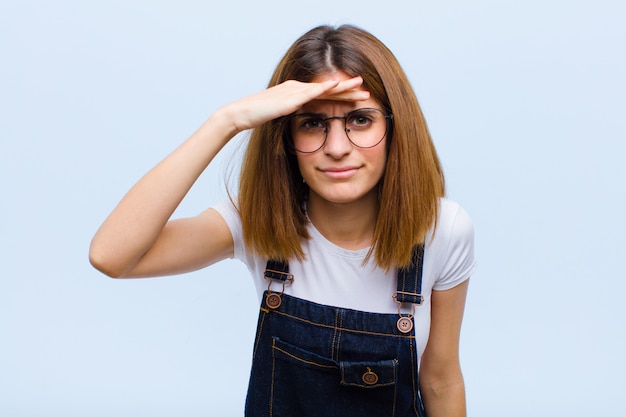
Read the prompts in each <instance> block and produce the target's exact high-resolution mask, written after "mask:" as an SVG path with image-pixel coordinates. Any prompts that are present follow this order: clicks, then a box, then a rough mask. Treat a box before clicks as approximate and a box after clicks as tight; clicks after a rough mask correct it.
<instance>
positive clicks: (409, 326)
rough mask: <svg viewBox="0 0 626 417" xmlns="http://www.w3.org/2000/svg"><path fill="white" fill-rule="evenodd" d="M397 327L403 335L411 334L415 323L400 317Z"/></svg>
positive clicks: (407, 318)
mask: <svg viewBox="0 0 626 417" xmlns="http://www.w3.org/2000/svg"><path fill="white" fill-rule="evenodd" d="M397 326H398V330H400V332H401V333H409V332H410V331H411V330H413V321H412V320H411V319H410V318H409V317H400V318H399V319H398V323H397Z"/></svg>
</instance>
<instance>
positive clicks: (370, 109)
mask: <svg viewBox="0 0 626 417" xmlns="http://www.w3.org/2000/svg"><path fill="white" fill-rule="evenodd" d="M372 110H380V109H377V108H375V107H360V108H357V109H353V110H350V111H349V112H347V113H344V115H343V117H346V116H347V115H349V114H351V113H354V112H356V111H364V112H371V111H372ZM380 111H383V110H380ZM294 116H307V117H320V118H322V119H326V118H328V117H335V116H328V113H314V112H306V113H294Z"/></svg>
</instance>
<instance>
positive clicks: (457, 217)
mask: <svg viewBox="0 0 626 417" xmlns="http://www.w3.org/2000/svg"><path fill="white" fill-rule="evenodd" d="M440 232H441V233H442V234H443V235H444V236H447V237H449V238H454V237H457V238H460V237H463V236H465V237H472V238H473V235H474V223H473V222H472V218H471V217H470V215H469V214H468V213H467V211H465V209H463V207H461V205H460V204H459V203H458V202H456V201H454V200H450V199H448V198H442V199H441V200H440V201H439V218H438V221H437V231H436V234H439V233H440Z"/></svg>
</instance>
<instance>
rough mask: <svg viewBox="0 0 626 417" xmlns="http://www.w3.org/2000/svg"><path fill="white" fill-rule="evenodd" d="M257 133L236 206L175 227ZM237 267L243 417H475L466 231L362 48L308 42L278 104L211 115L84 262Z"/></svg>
mask: <svg viewBox="0 0 626 417" xmlns="http://www.w3.org/2000/svg"><path fill="white" fill-rule="evenodd" d="M248 129H253V130H252V133H251V136H250V140H249V144H248V148H247V151H246V155H245V160H244V162H243V167H242V171H241V177H240V186H239V191H238V195H237V198H236V199H235V200H236V201H234V202H231V201H226V202H224V203H222V204H219V205H217V206H216V207H212V208H209V209H207V210H206V211H204V212H203V213H201V214H199V215H198V216H197V217H194V218H187V219H178V220H170V216H171V215H172V213H173V212H174V210H175V209H176V207H177V206H178V204H179V203H180V202H181V200H182V199H183V198H184V196H185V195H186V193H187V192H188V190H189V189H190V187H191V186H192V184H193V183H194V182H195V181H196V179H197V178H198V177H199V176H200V174H201V173H202V172H203V171H204V169H205V168H206V167H207V165H208V164H209V163H210V162H211V160H212V159H213V158H214V157H215V155H216V154H217V153H218V152H219V151H220V149H221V148H222V147H223V146H224V145H225V144H226V143H227V142H228V141H229V140H230V139H231V138H233V137H234V136H235V135H236V134H237V133H239V132H242V131H245V130H248ZM230 257H235V258H237V259H240V260H242V261H243V262H245V263H246V265H247V266H248V268H249V270H250V272H251V275H252V278H253V281H254V282H255V285H256V287H257V290H258V292H259V298H260V302H261V308H260V313H259V322H258V331H257V337H256V340H255V344H254V353H253V365H252V372H251V377H250V386H249V391H248V397H247V400H246V415H248V416H342V417H346V416H377V417H380V416H425V415H428V416H429V417H437V416H445V417H453V416H464V415H465V390H464V383H463V377H462V374H461V369H460V364H459V355H458V351H459V333H460V327H461V321H462V316H463V310H464V304H465V297H466V292H467V285H468V279H469V277H470V275H471V273H472V272H473V270H474V268H475V262H474V254H473V227H472V223H471V221H470V219H469V218H468V216H467V214H466V213H465V212H464V211H463V210H462V209H461V208H460V207H459V206H458V205H457V204H456V203H454V202H452V201H450V200H447V199H445V198H444V180H443V175H442V170H441V166H440V163H439V159H438V156H437V154H436V151H435V148H434V146H433V143H432V141H431V138H430V135H429V132H428V130H427V127H426V123H425V121H424V118H423V115H422V113H421V110H420V108H419V105H418V102H417V99H416V97H415V94H414V93H413V90H412V88H411V86H410V84H409V82H408V80H407V78H406V76H405V74H404V72H403V71H402V69H401V67H400V66H399V64H398V62H397V61H396V59H395V57H394V56H393V54H392V53H391V52H390V51H389V50H388V49H387V48H386V47H385V46H384V45H383V44H382V43H381V42H380V41H379V40H378V39H376V38H375V37H374V36H372V35H371V34H369V33H368V32H365V31H363V30H361V29H358V28H355V27H353V26H341V27H339V28H332V27H328V26H321V27H317V28H314V29H312V30H311V31H309V32H308V33H306V34H304V35H303V36H302V37H300V38H299V39H298V40H297V41H296V42H295V43H294V44H293V45H292V46H291V48H290V49H289V50H288V51H287V53H286V55H285V56H284V58H283V59H282V61H281V62H280V63H279V65H278V67H277V68H276V70H275V72H274V75H273V77H272V79H271V81H270V84H269V88H268V89H266V90H265V91H263V92H261V93H258V94H255V95H251V96H249V97H246V98H243V99H241V100H238V101H235V102H233V103H230V104H227V105H225V106H224V107H222V108H221V109H219V110H218V111H216V112H215V113H214V114H213V115H212V116H211V117H209V118H208V120H207V121H206V122H205V123H204V124H203V125H202V126H201V127H200V129H198V131H197V132H195V133H194V134H193V135H192V136H191V137H190V138H189V139H188V140H187V141H185V142H184V143H183V144H182V145H180V146H179V147H178V148H177V149H176V150H175V151H174V152H173V153H172V154H170V155H169V156H168V157H167V158H165V159H164V160H163V161H162V162H160V163H159V164H158V165H157V166H156V167H154V168H153V169H152V170H151V171H150V172H148V173H147V174H146V175H145V176H144V177H143V178H142V179H141V180H140V181H139V182H138V183H137V184H136V185H135V186H134V187H133V188H132V189H131V190H130V191H129V193H128V194H127V195H126V196H125V197H124V198H123V200H122V201H121V202H120V203H119V205H118V206H117V207H116V208H115V210H114V211H113V212H112V213H111V215H110V216H109V217H108V218H107V219H106V221H105V222H104V224H103V225H102V227H101V228H100V229H99V230H98V232H97V233H96V235H95V236H94V238H93V241H92V244H91V250H90V260H91V262H92V264H93V265H94V266H95V267H96V268H97V269H99V270H100V271H102V272H103V273H105V274H107V275H109V276H111V277H116V278H130V277H148V276H160V275H170V274H179V273H183V272H187V271H192V270H197V269H199V268H202V267H205V266H207V265H210V264H212V263H214V262H217V261H219V260H222V259H225V258H230ZM418 375H419V378H418Z"/></svg>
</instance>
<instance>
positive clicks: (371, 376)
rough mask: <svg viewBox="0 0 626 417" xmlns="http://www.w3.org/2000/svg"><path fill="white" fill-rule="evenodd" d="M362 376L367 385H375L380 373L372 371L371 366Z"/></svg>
mask: <svg viewBox="0 0 626 417" xmlns="http://www.w3.org/2000/svg"><path fill="white" fill-rule="evenodd" d="M361 378H362V379H363V382H365V384H366V385H374V384H375V383H377V382H378V375H376V374H375V373H374V372H372V370H371V369H370V368H367V372H365V373H364V374H363V376H362V377H361Z"/></svg>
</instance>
